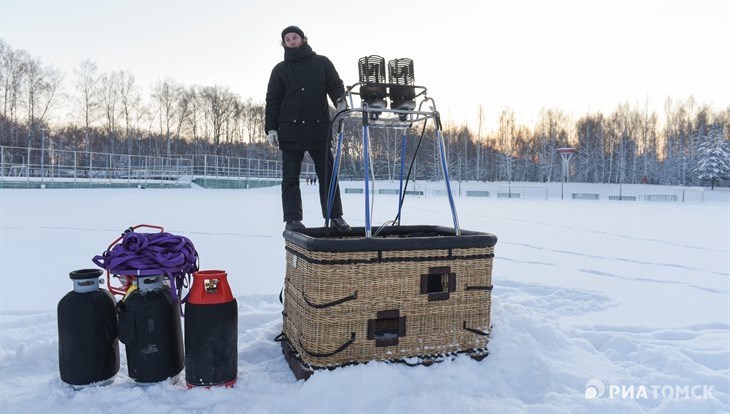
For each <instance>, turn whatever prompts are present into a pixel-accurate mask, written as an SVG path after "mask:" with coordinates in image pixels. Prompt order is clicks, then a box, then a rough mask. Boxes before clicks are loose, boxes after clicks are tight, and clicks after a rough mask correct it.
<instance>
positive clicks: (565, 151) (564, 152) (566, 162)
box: [558, 147, 575, 200]
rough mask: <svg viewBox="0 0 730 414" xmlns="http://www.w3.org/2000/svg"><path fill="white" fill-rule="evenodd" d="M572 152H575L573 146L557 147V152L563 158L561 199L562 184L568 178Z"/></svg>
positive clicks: (562, 184) (561, 195)
mask: <svg viewBox="0 0 730 414" xmlns="http://www.w3.org/2000/svg"><path fill="white" fill-rule="evenodd" d="M573 153H575V148H568V147H566V148H558V154H560V158H562V159H563V179H562V180H561V181H560V199H561V200H562V199H563V186H564V185H565V182H566V181H567V180H568V173H569V172H570V168H569V167H570V159H571V158H572V157H573Z"/></svg>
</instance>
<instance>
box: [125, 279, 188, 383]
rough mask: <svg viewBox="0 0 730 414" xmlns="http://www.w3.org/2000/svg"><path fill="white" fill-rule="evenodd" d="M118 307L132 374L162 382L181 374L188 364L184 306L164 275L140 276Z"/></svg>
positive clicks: (136, 379) (130, 374) (149, 380)
mask: <svg viewBox="0 0 730 414" xmlns="http://www.w3.org/2000/svg"><path fill="white" fill-rule="evenodd" d="M118 308H119V340H120V341H122V343H124V346H125V348H126V352H127V370H128V373H129V377H130V378H132V379H133V380H135V381H137V382H158V381H162V380H165V379H167V378H170V377H174V376H175V375H177V374H179V373H180V371H182V369H183V367H184V364H185V362H184V361H185V355H184V351H183V342H182V327H181V323H180V307H179V305H178V304H177V302H176V301H175V300H174V299H173V298H172V294H171V293H170V289H169V287H167V286H166V285H165V284H164V282H163V278H162V276H147V277H145V276H139V277H137V278H136V280H135V284H134V286H133V287H132V288H131V289H130V291H129V292H128V293H127V295H126V296H125V298H124V299H123V300H122V301H120V302H119V306H118Z"/></svg>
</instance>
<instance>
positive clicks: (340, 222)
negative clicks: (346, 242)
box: [330, 217, 350, 231]
mask: <svg viewBox="0 0 730 414" xmlns="http://www.w3.org/2000/svg"><path fill="white" fill-rule="evenodd" d="M330 227H334V228H336V229H337V230H339V231H346V230H350V225H349V224H347V222H346V221H345V219H343V218H342V217H337V218H333V219H332V220H330Z"/></svg>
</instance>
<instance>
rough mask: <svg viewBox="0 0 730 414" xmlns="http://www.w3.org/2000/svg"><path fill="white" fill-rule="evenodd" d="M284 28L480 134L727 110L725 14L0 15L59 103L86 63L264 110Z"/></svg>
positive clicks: (5, 33) (122, 9)
mask: <svg viewBox="0 0 730 414" xmlns="http://www.w3.org/2000/svg"><path fill="white" fill-rule="evenodd" d="M292 24H294V25H298V26H299V27H301V28H302V30H303V31H304V33H305V34H306V35H307V36H308V38H309V42H310V44H311V46H312V48H313V49H314V50H315V52H317V53H319V54H323V55H325V56H327V57H329V58H330V59H331V60H332V61H333V63H334V64H335V66H336V68H337V69H338V71H339V73H340V76H341V77H342V79H343V81H344V83H345V85H352V84H354V83H356V82H357V81H358V78H357V60H358V59H359V58H360V57H363V56H367V55H380V56H383V57H384V58H385V60H386V61H388V60H390V59H393V58H403V57H408V58H411V59H413V60H414V68H415V80H416V84H418V85H422V86H426V87H427V88H428V94H429V96H431V97H433V98H434V99H435V101H436V104H437V109H438V110H439V111H440V112H441V113H442V115H443V119H444V121H445V122H453V123H456V124H463V123H468V124H469V125H470V126H472V127H476V125H477V120H478V113H479V106H480V105H482V107H483V109H484V123H485V126H489V125H494V123H495V122H496V120H497V117H498V116H499V112H500V111H502V110H503V109H505V108H509V109H511V110H513V111H514V112H515V114H516V116H517V120H518V122H520V123H523V124H526V125H532V124H534V123H535V122H536V120H537V117H538V114H539V112H540V110H541V109H543V108H557V109H562V110H564V111H565V112H566V113H567V114H568V115H569V116H571V117H572V118H574V119H577V118H579V117H580V116H581V115H583V114H585V113H589V112H597V111H600V112H606V113H608V112H611V111H612V110H614V109H615V108H616V107H617V106H618V105H619V104H623V103H628V104H630V105H632V106H635V107H638V108H642V109H643V108H644V107H646V106H648V107H649V109H650V110H651V109H653V110H655V111H657V113H658V114H660V115H661V114H662V113H663V108H664V103H665V100H666V98H667V97H671V98H673V99H674V100H675V101H676V100H685V99H687V98H688V97H689V96H693V97H694V98H695V100H696V101H698V102H699V103H705V104H709V105H710V106H711V107H714V108H715V109H725V108H727V107H728V106H729V105H730V81H728V79H729V78H730V77H729V76H728V75H727V74H728V73H730V53H728V52H727V51H728V50H730V0H685V1H682V0H616V1H611V2H595V1H594V2H590V1H581V0H553V1H541V0H516V1H504V0H503V1H490V0H485V1H475V0H449V1H447V2H444V1H436V0H422V1H418V2H393V1H387V0H370V1H367V2H354V1H334V0H310V1H296V2H293V1H286V2H285V1H276V0H274V1H254V0H210V1H206V2H200V1H192V0H175V1H168V0H165V1H162V0H154V1H152V0H127V1H124V2H114V1H97V0H68V1H57V0H0V38H2V39H3V40H4V41H5V42H7V43H8V44H9V45H10V46H11V47H12V48H13V49H23V50H26V51H28V52H29V53H30V54H31V55H32V56H33V57H37V58H40V59H41V60H42V61H43V62H44V63H46V64H51V65H54V66H56V67H58V68H59V69H61V70H62V71H63V72H64V73H65V78H66V79H65V82H66V89H67V90H69V91H70V90H72V89H73V88H72V85H73V82H72V80H73V69H74V68H75V67H78V65H79V63H80V62H81V61H82V60H84V59H89V60H91V61H93V62H95V63H96V64H97V65H98V67H99V71H100V72H107V71H113V70H122V69H123V70H127V71H130V72H131V73H132V74H133V75H134V76H135V77H136V79H137V82H138V84H139V85H140V86H142V87H143V88H144V89H145V90H146V91H147V92H149V90H151V87H152V85H154V84H155V83H156V82H158V81H160V80H161V79H164V78H171V79H173V80H176V81H178V82H181V83H183V84H185V85H194V84H196V85H220V86H227V87H229V88H230V89H231V90H232V91H233V92H234V93H236V94H238V95H239V96H240V97H241V98H242V99H244V100H245V99H247V98H251V99H253V100H254V101H258V102H263V100H264V96H265V93H266V84H267V81H268V78H269V74H270V72H271V69H272V68H273V66H274V65H275V64H276V63H277V62H279V61H281V60H282V59H283V51H282V48H281V46H280V32H281V30H282V29H283V28H284V27H286V26H288V25H292Z"/></svg>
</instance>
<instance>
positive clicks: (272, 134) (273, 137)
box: [266, 129, 279, 145]
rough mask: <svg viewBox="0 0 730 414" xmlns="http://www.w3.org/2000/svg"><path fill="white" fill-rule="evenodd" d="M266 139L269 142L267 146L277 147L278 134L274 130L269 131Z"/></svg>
mask: <svg viewBox="0 0 730 414" xmlns="http://www.w3.org/2000/svg"><path fill="white" fill-rule="evenodd" d="M266 139H267V140H269V144H271V145H279V133H278V132H277V131H276V130H275V129H272V130H271V131H269V133H268V134H267V135H266Z"/></svg>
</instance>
